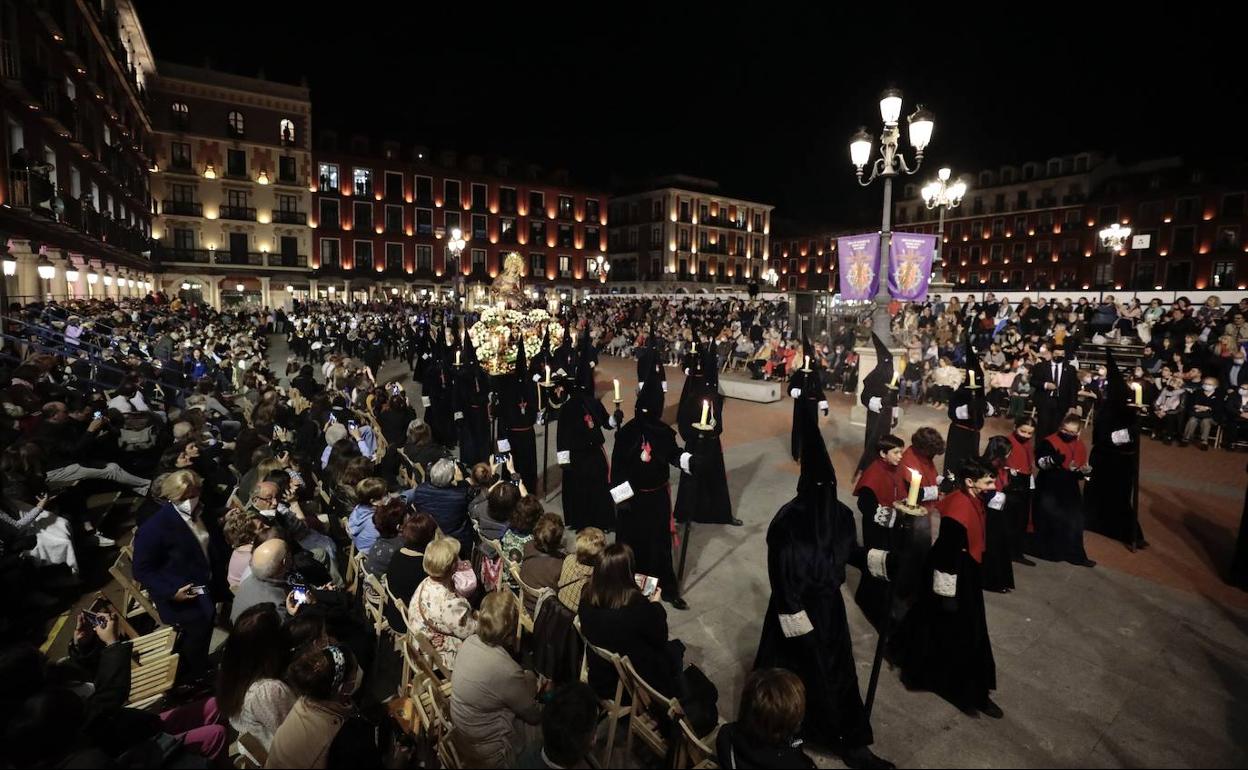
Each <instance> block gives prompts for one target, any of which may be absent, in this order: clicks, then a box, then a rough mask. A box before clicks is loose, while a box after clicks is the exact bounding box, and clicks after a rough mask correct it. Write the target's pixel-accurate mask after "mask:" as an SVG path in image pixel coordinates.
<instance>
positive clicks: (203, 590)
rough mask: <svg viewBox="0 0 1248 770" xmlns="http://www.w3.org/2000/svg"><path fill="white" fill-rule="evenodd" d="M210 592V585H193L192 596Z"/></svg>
mask: <svg viewBox="0 0 1248 770" xmlns="http://www.w3.org/2000/svg"><path fill="white" fill-rule="evenodd" d="M206 593H208V586H191V595H192V596H203V595H204V594H206Z"/></svg>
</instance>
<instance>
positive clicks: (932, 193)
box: [923, 168, 966, 283]
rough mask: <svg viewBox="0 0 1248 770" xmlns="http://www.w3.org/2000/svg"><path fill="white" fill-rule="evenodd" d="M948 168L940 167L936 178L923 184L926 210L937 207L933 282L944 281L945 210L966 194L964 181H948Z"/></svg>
mask: <svg viewBox="0 0 1248 770" xmlns="http://www.w3.org/2000/svg"><path fill="white" fill-rule="evenodd" d="M952 174H953V172H951V171H950V170H949V169H948V168H942V169H941V170H940V171H938V172H936V180H935V181H933V182H928V183H927V184H926V185H924V186H923V202H924V203H925V204H927V208H928V210H929V211H930V210H932V209H937V210H938V211H939V218H938V220H937V225H936V258H935V260H934V261H933V263H932V265H933V268H934V270H933V273H934V275H933V281H932V282H933V283H941V282H943V281H944V272H943V270H942V265H943V261H942V260H943V254H944V250H945V210H946V209H956V208H957V207H958V206H960V205H961V204H962V198H963V196H965V195H966V182H963V181H962V180H961V179H959V180H958V181H956V182H952V183H950V181H949V177H950V176H952Z"/></svg>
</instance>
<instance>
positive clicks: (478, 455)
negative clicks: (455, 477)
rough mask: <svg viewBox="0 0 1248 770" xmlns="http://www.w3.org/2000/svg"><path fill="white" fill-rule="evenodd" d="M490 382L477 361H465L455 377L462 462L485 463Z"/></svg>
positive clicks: (456, 420) (488, 457)
mask: <svg viewBox="0 0 1248 770" xmlns="http://www.w3.org/2000/svg"><path fill="white" fill-rule="evenodd" d="M489 400H490V382H489V378H488V377H487V376H486V374H485V370H483V369H481V367H480V365H479V364H475V363H473V364H469V365H468V366H466V367H464V368H463V369H462V370H461V371H460V372H459V373H458V374H457V375H456V377H455V394H454V401H453V403H454V407H455V414H454V415H453V417H454V418H455V428H456V430H457V432H458V435H459V461H460V462H461V463H463V464H464V465H469V466H471V465H476V464H477V463H481V462H488V461H489V459H490V455H491V454H492V448H491V446H490V411H489Z"/></svg>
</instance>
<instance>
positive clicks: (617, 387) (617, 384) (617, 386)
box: [612, 380, 620, 403]
mask: <svg viewBox="0 0 1248 770" xmlns="http://www.w3.org/2000/svg"><path fill="white" fill-rule="evenodd" d="M612 382H613V383H615V401H616V403H619V401H620V381H619V380H612Z"/></svg>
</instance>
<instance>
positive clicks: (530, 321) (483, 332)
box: [468, 307, 552, 375]
mask: <svg viewBox="0 0 1248 770" xmlns="http://www.w3.org/2000/svg"><path fill="white" fill-rule="evenodd" d="M551 320H552V319H551V317H550V314H549V313H547V312H546V311H545V310H530V311H528V312H527V313H524V312H521V311H519V310H509V309H506V308H498V307H489V308H485V309H483V310H482V311H481V317H480V319H479V320H478V321H477V322H476V323H475V324H473V325H472V326H471V327H470V328H469V329H468V335H469V336H470V337H472V346H473V347H474V348H476V349H477V359H478V360H479V361H480V362H481V366H482V368H484V369H485V371H486V372H487V373H489V374H494V375H498V374H510V373H511V372H512V371H514V370H515V366H516V354H517V348H516V343H515V339H514V337H513V335H512V332H511V330H512V328H513V327H515V328H519V329H520V331H521V333H522V334H523V335H524V351H525V356H526V357H527V358H528V359H529V360H532V359H533V356H534V355H536V354H537V351H538V350H539V349H540V348H541V346H542V334H543V333H544V332H545V331H546V326H547V325H548V324H549V323H550V322H551Z"/></svg>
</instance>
